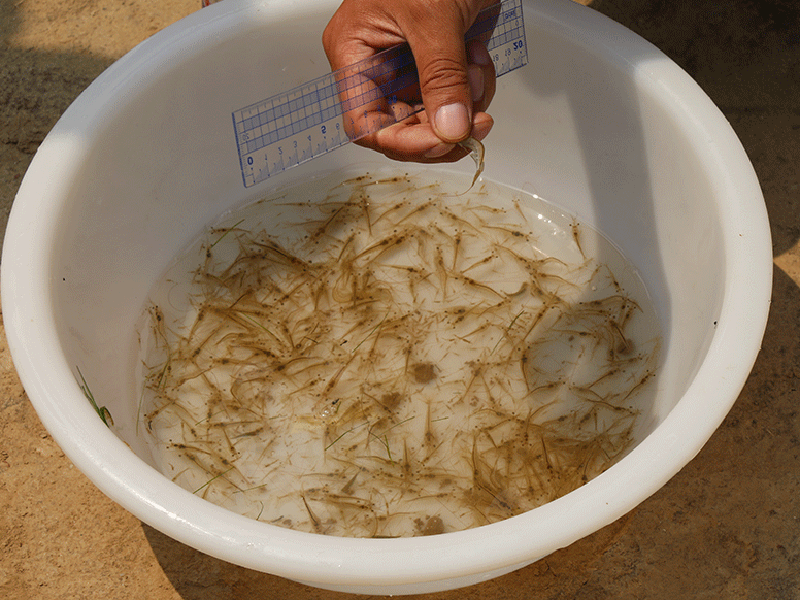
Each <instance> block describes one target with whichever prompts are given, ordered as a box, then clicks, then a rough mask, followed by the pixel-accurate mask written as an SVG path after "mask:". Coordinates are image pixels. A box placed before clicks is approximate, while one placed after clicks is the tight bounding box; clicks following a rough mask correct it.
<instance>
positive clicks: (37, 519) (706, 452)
mask: <svg viewBox="0 0 800 600" xmlns="http://www.w3.org/2000/svg"><path fill="white" fill-rule="evenodd" d="M586 2H588V0H586ZM586 2H584V3H586ZM199 5H200V0H117V1H112V0H0V14H2V20H0V230H1V229H4V228H5V220H6V218H7V215H8V211H9V209H10V206H11V203H12V201H13V198H14V194H15V193H16V190H17V188H18V187H19V183H20V181H21V178H22V177H23V175H24V173H25V170H26V168H27V166H28V164H29V163H30V160H31V158H32V156H33V154H34V153H35V151H36V148H37V147H38V145H39V143H40V142H41V141H42V140H43V139H44V136H45V135H46V133H47V132H48V131H49V129H50V128H51V127H52V126H53V124H54V123H55V122H56V121H57V119H58V118H59V116H60V115H61V113H62V112H63V111H64V110H65V109H66V107H67V106H68V105H69V104H70V102H71V101H72V100H73V99H74V98H75V97H76V96H77V95H78V94H79V93H80V92H81V90H83V89H84V88H85V87H86V86H88V85H89V83H90V82H91V81H92V80H93V79H94V78H95V77H96V76H97V75H99V74H100V73H101V72H102V71H103V69H105V68H106V67H108V66H109V65H110V64H111V63H112V62H113V61H114V60H115V59H117V58H119V57H120V56H122V55H123V54H124V53H125V52H126V51H127V50H129V49H130V48H131V47H133V46H134V45H135V44H136V43H138V42H139V41H141V40H143V39H145V38H146V37H147V36H149V35H151V34H153V33H154V32H156V31H158V30H159V29H161V28H163V27H165V26H166V25H168V24H170V23H171V22H173V21H175V20H177V19H179V18H181V17H182V16H184V15H186V14H188V13H190V12H193V11H195V10H197V9H198V8H199ZM591 6H592V7H593V8H594V9H597V10H599V11H601V12H603V13H605V14H607V15H609V16H610V17H611V18H613V19H615V20H617V21H619V22H621V23H623V24H624V25H626V26H628V27H630V28H631V29H633V30H634V31H636V32H637V33H639V34H640V35H642V36H643V37H645V38H647V39H648V40H650V41H652V42H654V43H655V44H656V45H657V46H659V47H660V48H661V49H662V50H664V51H665V52H666V53H667V54H668V55H670V56H671V57H672V58H673V59H674V60H675V61H676V62H678V63H679V64H680V65H681V66H682V67H684V68H685V69H686V70H687V71H689V73H690V74H691V75H692V76H693V77H695V79H697V81H698V82H699V83H700V85H701V86H702V87H703V88H704V89H705V90H706V91H707V93H708V94H709V95H710V96H711V98H712V99H713V100H714V101H715V102H716V103H717V104H718V105H719V106H720V108H721V109H722V110H723V111H724V113H725V114H726V116H727V117H728V119H729V120H730V122H731V124H732V125H733V127H734V129H735V130H736V132H737V134H738V135H739V137H740V138H741V140H742V142H743V144H744V146H745V148H746V150H747V152H748V155H749V156H750V158H751V160H752V161H753V164H754V166H755V168H756V171H757V173H758V176H759V178H760V181H761V184H762V186H763V190H764V195H765V198H766V203H767V208H768V211H769V214H770V219H771V224H772V235H773V246H774V264H775V268H774V288H773V303H772V311H771V316H770V320H769V323H768V326H767V332H766V337H765V339H764V344H763V351H762V352H761V354H760V356H759V358H758V360H757V362H756V365H755V368H754V369H753V372H752V374H751V376H750V378H749V379H748V381H747V384H746V386H745V388H744V390H743V392H742V394H741V396H740V398H739V400H738V401H737V403H736V405H735V406H734V408H733V410H732V411H731V413H730V414H729V416H728V418H727V419H726V420H725V422H724V424H723V425H722V427H721V428H720V429H719V430H718V431H717V432H716V433H715V435H714V436H713V437H712V438H711V440H710V441H709V443H708V444H707V445H706V447H705V448H704V449H703V451H702V452H701V453H700V454H699V455H698V456H697V458H696V459H695V460H693V461H692V462H691V463H690V464H689V465H688V466H687V467H686V468H684V469H683V470H682V471H681V472H680V473H679V474H678V475H677V476H676V477H674V478H673V479H672V480H671V481H670V482H669V483H668V484H667V485H666V486H665V487H664V488H663V489H662V490H660V491H659V492H658V493H656V494H655V495H654V496H653V497H652V498H650V499H649V500H647V501H646V502H644V503H642V504H641V505H640V506H639V507H637V508H636V509H635V510H633V511H631V512H630V513H629V514H628V515H626V516H625V517H623V518H622V519H620V520H619V521H617V522H615V523H613V524H612V525H610V526H608V527H606V528H605V529H603V530H601V531H599V532H598V533H596V534H594V535H592V536H589V537H587V538H585V539H583V540H581V541H579V542H576V543H575V544H573V545H572V546H570V547H568V548H565V549H563V550H561V551H559V552H556V553H555V554H553V555H551V556H549V557H547V558H545V559H543V560H541V561H539V562H538V563H535V564H533V565H531V566H529V567H527V568H525V569H522V570H520V571H518V572H515V573H512V574H510V575H507V576H505V577H501V578H499V579H496V580H493V581H490V582H487V583H485V584H482V585H479V586H475V587H472V588H468V589H466V590H461V591H456V592H451V593H441V594H435V595H433V596H430V598H435V599H442V600H443V599H456V598H458V599H461V600H468V599H477V598H490V599H492V598H497V599H500V598H509V599H511V598H542V599H557V598H581V599H584V598H585V599H598V598H616V599H620V600H623V599H634V598H636V599H639V598H652V599H667V598H669V599H674V598H681V599H700V598H714V599H718V598H726V599H745V598H747V599H754V600H760V599H790V598H791V599H794V598H800V591H798V590H800V523H798V517H800V442H799V441H798V437H799V436H800V416H798V406H800V391H798V387H799V386H800V293H799V290H798V286H799V285H800V244H798V240H800V187H799V186H800V100H798V99H799V98H800V3H798V2H796V0H763V1H759V0H730V1H728V2H719V1H718V0H695V1H694V2H674V1H669V0H638V1H636V2H632V1H630V0H628V1H623V0H594V2H592V4H591ZM532 58H533V60H535V57H532ZM0 545H2V548H0V597H3V598H8V599H10V600H18V599H19V600H21V599H28V598H31V599H34V598H35V599H39V598H42V599H49V598H53V599H55V598H86V599H95V598H97V599H99V598H102V599H104V600H111V599H116V598H148V599H151V600H167V599H169V600H178V599H181V598H182V599H186V600H195V599H197V600H206V599H207V600H211V599H213V600H225V599H229V598H230V599H233V598H245V597H247V598H254V599H264V598H296V599H312V598H319V599H323V598H325V599H331V598H339V597H342V598H344V597H345V596H343V595H340V594H334V593H329V592H323V591H320V590H316V589H311V588H307V587H304V586H302V585H300V584H297V583H294V582H290V581H287V580H284V579H281V578H279V577H274V576H270V575H265V574H262V573H256V572H253V571H249V570H247V569H243V568H240V567H236V566H233V565H230V564H227V563H224V562H221V561H219V560H216V559H213V558H210V557H208V556H205V555H203V554H201V553H199V552H197V551H195V550H193V549H191V548H189V547H186V546H184V545H182V544H180V543H178V542H175V541H173V540H171V539H170V538H168V537H166V536H164V535H163V534H161V533H159V532H158V531H155V530H153V529H152V528H150V527H148V526H146V525H143V524H142V523H141V522H139V521H138V520H137V519H136V518H134V517H133V516H132V515H130V514H129V513H127V512H126V511H124V510H123V509H121V508H120V507H118V506H117V505H115V504H114V503H113V502H111V501H110V500H108V499H107V498H106V497H105V496H103V495H102V494H101V493H100V492H99V491H98V490H97V489H95V488H94V486H93V485H92V484H91V483H90V482H89V481H88V480H87V479H86V478H85V477H84V476H83V475H82V474H81V473H79V472H78V471H77V469H75V468H73V467H72V465H71V464H70V463H69V461H67V459H66V458H65V457H64V455H63V454H62V453H61V451H60V449H59V448H58V446H57V445H56V444H55V443H54V441H53V440H52V438H51V437H50V436H49V435H48V434H47V433H46V431H45V430H44V429H43V427H42V426H41V424H40V423H39V420H38V418H37V416H36V414H35V412H34V411H33V409H32V407H31V405H30V403H29V402H28V399H27V397H26V395H25V393H24V391H23V389H22V386H21V384H20V382H19V380H18V378H17V376H16V374H15V372H14V369H13V365H12V363H11V359H10V356H9V353H8V349H7V347H6V346H5V342H4V337H2V336H0Z"/></svg>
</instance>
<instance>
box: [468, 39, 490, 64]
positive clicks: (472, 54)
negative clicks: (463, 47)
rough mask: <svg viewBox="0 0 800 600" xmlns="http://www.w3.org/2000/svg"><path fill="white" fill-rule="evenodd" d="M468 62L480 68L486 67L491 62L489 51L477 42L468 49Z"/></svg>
mask: <svg viewBox="0 0 800 600" xmlns="http://www.w3.org/2000/svg"><path fill="white" fill-rule="evenodd" d="M469 58H470V62H471V63H474V64H476V65H480V66H482V67H488V66H489V65H490V64H491V62H492V57H491V56H489V51H488V50H487V49H486V46H484V45H483V44H481V43H479V42H475V43H474V44H472V45H470V47H469Z"/></svg>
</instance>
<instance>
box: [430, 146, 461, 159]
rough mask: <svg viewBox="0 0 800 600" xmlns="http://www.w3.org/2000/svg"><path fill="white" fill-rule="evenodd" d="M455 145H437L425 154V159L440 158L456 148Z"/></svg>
mask: <svg viewBox="0 0 800 600" xmlns="http://www.w3.org/2000/svg"><path fill="white" fill-rule="evenodd" d="M455 147H456V145H455V144H444V143H443V144H436V145H435V146H434V147H433V148H431V149H430V150H428V151H427V152H426V153H425V155H424V156H425V158H440V157H442V156H444V155H445V154H447V153H448V152H450V151H451V150H452V149H453V148H455Z"/></svg>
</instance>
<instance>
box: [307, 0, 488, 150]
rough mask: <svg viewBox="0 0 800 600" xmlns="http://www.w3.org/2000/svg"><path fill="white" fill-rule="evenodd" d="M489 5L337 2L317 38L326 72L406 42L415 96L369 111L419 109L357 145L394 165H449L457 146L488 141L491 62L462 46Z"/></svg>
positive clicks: (464, 0)
mask: <svg viewBox="0 0 800 600" xmlns="http://www.w3.org/2000/svg"><path fill="white" fill-rule="evenodd" d="M497 2H498V0H343V2H342V4H341V6H340V7H339V9H338V10H337V11H336V13H335V14H334V15H333V17H332V18H331V21H330V22H329V24H328V26H327V27H326V29H325V32H324V33H323V37H322V41H323V46H324V48H325V52H326V54H327V56H328V61H329V62H330V64H331V68H332V69H333V70H334V71H335V70H338V69H340V68H342V67H345V66H348V65H352V64H354V63H357V62H359V61H361V60H363V59H365V58H368V57H370V56H373V55H375V54H377V53H378V52H380V51H381V50H384V49H386V48H389V47H391V46H395V45H397V44H400V43H403V42H408V44H409V46H410V47H411V51H412V53H413V55H414V59H415V61H416V64H417V69H418V71H419V78H420V91H421V96H422V97H421V98H404V99H403V102H400V103H398V105H395V106H393V107H392V108H391V109H388V107H387V105H386V104H385V103H384V104H383V105H381V106H377V105H376V106H375V107H372V108H374V109H375V111H380V110H383V111H387V110H393V111H394V112H395V114H397V113H398V112H399V113H401V114H407V113H408V112H412V111H413V109H414V108H415V107H416V105H419V104H420V103H422V104H424V108H425V110H424V111H422V112H418V113H416V114H414V115H412V116H411V117H408V118H407V119H405V120H403V121H400V122H399V123H396V124H394V125H391V126H389V127H386V128H384V129H380V130H378V131H376V132H374V133H371V134H369V135H367V136H365V137H363V138H361V139H359V140H358V141H357V143H359V144H361V145H362V146H366V147H368V148H372V149H373V150H377V151H378V152H381V153H383V154H385V155H386V156H388V157H389V158H393V159H396V160H406V161H416V162H453V161H456V160H459V159H460V158H462V157H464V156H465V155H466V154H467V153H468V152H467V150H465V149H464V148H462V147H460V146H458V144H457V142H460V141H462V140H464V139H466V138H467V137H469V136H470V135H471V136H472V137H474V138H475V139H478V140H481V139H483V138H485V137H486V135H488V133H489V131H490V130H491V128H492V125H493V124H494V122H493V120H492V117H491V116H489V115H488V114H487V113H486V112H485V111H486V109H487V108H488V106H489V103H490V102H491V100H492V97H493V96H494V92H495V71H494V64H493V63H492V60H491V57H490V56H489V52H488V51H487V50H486V47H485V46H484V45H483V43H482V42H480V41H478V40H472V41H470V42H469V43H468V44H466V45H465V44H464V34H465V33H466V32H467V30H468V29H469V28H470V26H471V25H472V24H473V22H474V21H475V18H476V17H477V15H478V13H479V12H480V11H481V10H482V9H484V8H486V7H487V6H490V5H492V4H496V3H497ZM372 117H373V118H376V115H372ZM377 118H378V119H380V118H381V115H380V114H378V115H377ZM383 118H385V119H388V117H385V116H384V117H383ZM393 121H394V119H391V120H390V121H389V122H393Z"/></svg>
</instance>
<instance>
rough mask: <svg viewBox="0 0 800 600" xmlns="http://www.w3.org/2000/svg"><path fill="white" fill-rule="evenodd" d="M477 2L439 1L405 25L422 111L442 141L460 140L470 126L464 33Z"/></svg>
mask: <svg viewBox="0 0 800 600" xmlns="http://www.w3.org/2000/svg"><path fill="white" fill-rule="evenodd" d="M476 4H477V3H476V2H472V1H467V2H439V3H436V5H435V9H434V10H432V11H431V12H430V13H428V14H427V15H425V16H424V17H422V19H421V20H420V21H418V22H416V23H413V24H410V25H409V26H407V27H405V28H404V30H405V32H406V36H407V39H408V43H409V45H410V46H411V51H412V53H413V54H414V61H415V62H416V64H417V70H418V72H419V80H420V91H421V92H422V101H423V104H424V105H425V112H426V113H427V115H428V120H429V121H430V123H431V125H432V127H433V131H434V132H435V133H436V135H437V136H438V137H439V138H440V139H441V140H443V141H445V142H450V143H454V142H460V141H462V140H464V139H466V138H467V137H469V134H470V131H471V129H472V103H473V101H472V97H473V94H472V92H471V88H470V75H469V74H468V71H467V50H466V47H465V44H464V34H465V33H466V31H467V29H469V27H470V25H471V24H472V21H473V20H474V19H475V16H476V15H477V7H475V5H476ZM464 5H467V6H464ZM470 7H475V8H473V9H472V10H470ZM473 79H474V75H473ZM480 85H481V86H482V85H483V83H482V82H480Z"/></svg>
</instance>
